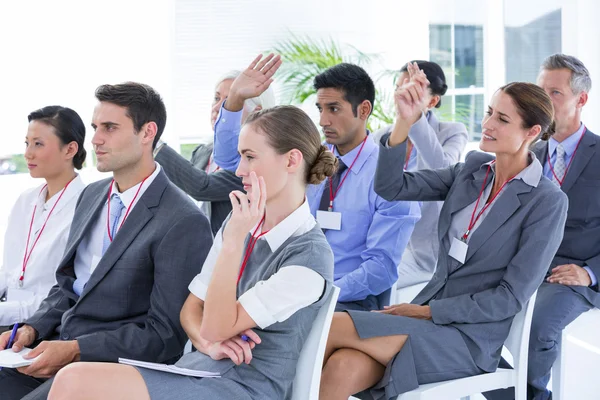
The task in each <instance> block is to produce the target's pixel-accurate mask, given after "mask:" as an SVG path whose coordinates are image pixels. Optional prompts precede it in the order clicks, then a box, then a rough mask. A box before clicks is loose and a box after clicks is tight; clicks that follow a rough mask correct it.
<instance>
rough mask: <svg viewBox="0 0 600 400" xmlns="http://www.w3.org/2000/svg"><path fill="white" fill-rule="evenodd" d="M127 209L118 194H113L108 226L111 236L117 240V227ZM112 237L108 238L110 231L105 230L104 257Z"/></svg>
mask: <svg viewBox="0 0 600 400" xmlns="http://www.w3.org/2000/svg"><path fill="white" fill-rule="evenodd" d="M124 209H125V206H124V205H123V202H122V201H121V198H120V197H119V195H118V194H116V193H113V194H112V196H111V197H110V215H109V217H108V218H109V220H108V224H109V226H110V236H111V237H112V238H113V240H114V239H115V235H116V234H117V226H118V223H119V218H121V213H122V212H123V210H124ZM110 242H111V241H110V237H109V236H108V230H104V241H103V242H102V255H104V253H106V249H108V246H109V245H110Z"/></svg>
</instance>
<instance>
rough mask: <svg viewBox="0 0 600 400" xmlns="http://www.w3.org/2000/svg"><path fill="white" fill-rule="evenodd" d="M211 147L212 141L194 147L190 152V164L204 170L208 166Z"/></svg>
mask: <svg viewBox="0 0 600 400" xmlns="http://www.w3.org/2000/svg"><path fill="white" fill-rule="evenodd" d="M213 147H214V146H213V144H212V143H207V144H200V145H198V147H196V148H195V149H194V151H193V152H192V157H191V158H190V162H191V163H192V165H194V167H196V168H198V169H201V170H203V171H204V170H205V169H206V167H207V166H208V161H209V160H210V156H211V155H212V152H213ZM159 153H160V152H159Z"/></svg>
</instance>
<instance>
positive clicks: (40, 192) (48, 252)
mask: <svg viewBox="0 0 600 400" xmlns="http://www.w3.org/2000/svg"><path fill="white" fill-rule="evenodd" d="M42 188H43V189H42ZM84 188H85V184H84V183H83V182H82V180H81V178H80V177H79V176H77V177H76V178H75V179H74V180H73V181H72V182H71V183H70V184H69V186H68V187H67V188H66V190H65V192H64V194H63V195H62V198H61V199H60V201H59V202H58V203H56V202H57V201H58V198H59V197H60V196H61V193H62V191H60V192H58V193H56V194H55V195H54V196H52V198H50V199H49V200H48V201H46V195H47V193H48V189H47V188H44V186H43V185H42V186H39V187H36V188H33V189H29V190H27V191H25V192H24V193H23V194H21V196H19V199H18V200H17V202H16V203H15V205H14V207H13V209H12V211H11V213H10V216H9V220H8V226H7V230H6V235H5V237H4V256H3V261H2V267H1V268H0V293H4V292H6V291H7V301H6V302H3V303H0V325H10V324H14V323H17V322H23V321H25V320H26V319H27V318H29V317H30V316H31V315H32V314H33V313H34V312H35V311H36V310H37V309H38V307H39V305H40V303H41V302H42V300H44V299H45V298H46V296H47V295H48V292H49V291H50V288H52V286H54V285H55V284H56V268H58V265H59V263H60V261H61V259H62V257H63V254H64V252H65V248H66V246H67V239H68V237H69V230H70V228H71V222H72V220H73V214H74V213H75V206H76V204H77V199H78V198H79V195H80V194H81V191H82V190H83V189H84ZM55 204H56V208H54V211H53V212H52V215H51V216H50V218H49V219H48V222H47V223H46V227H45V228H44V231H43V232H42V235H41V236H40V237H39V240H38V241H37V243H36V245H35V247H34V248H33V251H31V249H32V247H33V244H34V242H35V241H36V238H37V237H38V236H39V233H40V230H41V229H42V226H43V225H44V221H46V218H47V216H48V213H49V212H50V210H52V207H54V205H55ZM36 206H37V208H36ZM34 209H35V216H34V219H33V226H32V229H31V235H30V238H29V248H28V249H27V251H28V252H29V251H31V256H30V258H29V261H28V263H27V267H26V269H25V276H24V279H23V287H22V288H19V277H20V276H21V270H22V268H23V257H24V255H25V246H26V243H27V236H28V233H29V225H30V223H31V216H32V214H33V211H34Z"/></svg>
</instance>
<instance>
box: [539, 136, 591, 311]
mask: <svg viewBox="0 0 600 400" xmlns="http://www.w3.org/2000/svg"><path fill="white" fill-rule="evenodd" d="M533 151H534V153H535V154H536V156H537V157H538V159H539V160H544V163H545V162H547V160H548V142H545V141H540V142H538V143H536V145H535V146H534V148H533ZM561 189H562V190H563V192H565V193H566V194H567V197H568V198H569V212H568V214H567V223H566V225H565V233H564V238H563V241H562V243H561V244H560V247H559V248H558V251H557V252H556V256H555V257H554V259H553V260H552V263H551V265H550V269H552V268H554V267H555V266H557V265H562V264H577V265H580V266H584V265H585V266H588V267H589V268H590V269H591V270H592V271H593V272H594V274H595V275H596V277H597V278H598V279H600V137H598V136H597V135H594V134H593V133H592V132H590V131H589V130H588V131H586V133H585V134H584V135H583V138H582V139H581V143H580V144H579V148H578V149H577V153H575V158H574V159H573V162H572V163H571V166H570V167H569V170H568V171H567V176H566V177H565V180H564V182H563V185H562V187H561ZM549 272H550V271H549ZM570 288H571V289H573V290H574V291H576V292H578V293H581V294H582V295H583V296H584V297H585V298H586V299H587V300H588V301H589V302H590V303H592V304H593V305H594V306H596V307H600V294H599V293H598V285H596V286H594V287H592V288H589V287H584V286H570Z"/></svg>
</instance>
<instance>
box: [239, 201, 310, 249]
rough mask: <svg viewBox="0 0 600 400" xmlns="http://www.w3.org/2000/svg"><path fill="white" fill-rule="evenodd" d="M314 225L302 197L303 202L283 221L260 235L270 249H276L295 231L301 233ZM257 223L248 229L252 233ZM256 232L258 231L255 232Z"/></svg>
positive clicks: (307, 206) (306, 203) (308, 208)
mask: <svg viewBox="0 0 600 400" xmlns="http://www.w3.org/2000/svg"><path fill="white" fill-rule="evenodd" d="M315 225H316V222H315V219H314V217H313V216H312V214H311V213H310V207H309V205H308V200H307V199H306V198H304V203H302V205H301V206H300V207H298V208H297V209H296V210H294V212H292V213H291V214H290V215H288V216H287V217H286V218H285V219H284V220H283V221H281V222H280V223H278V224H277V225H275V226H274V227H273V228H272V229H271V230H270V231H269V232H267V233H265V234H264V236H263V237H262V238H263V239H265V240H266V241H267V243H268V244H269V247H270V248H271V251H273V252H274V251H276V250H277V249H278V248H279V247H280V246H281V245H282V244H283V243H284V242H285V241H286V240H288V239H289V238H290V237H292V236H294V234H295V233H296V232H298V234H302V233H305V232H308V231H309V230H311V229H312V228H313V227H314V226H315ZM256 228H258V225H256V226H254V227H253V228H252V230H251V231H250V234H252V233H253V232H254V231H256ZM257 233H258V232H257Z"/></svg>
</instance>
